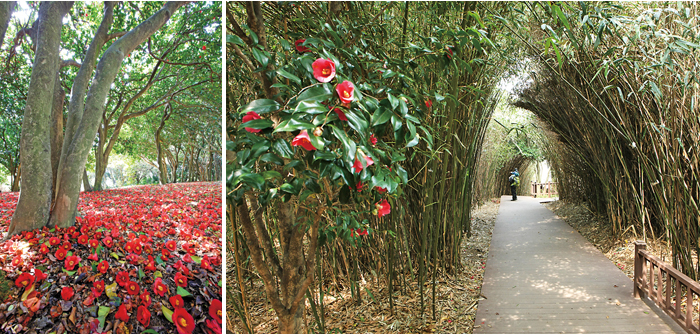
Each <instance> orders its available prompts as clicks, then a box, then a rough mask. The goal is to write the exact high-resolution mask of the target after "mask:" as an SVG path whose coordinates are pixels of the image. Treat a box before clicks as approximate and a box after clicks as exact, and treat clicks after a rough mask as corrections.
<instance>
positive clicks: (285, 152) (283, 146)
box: [272, 138, 294, 159]
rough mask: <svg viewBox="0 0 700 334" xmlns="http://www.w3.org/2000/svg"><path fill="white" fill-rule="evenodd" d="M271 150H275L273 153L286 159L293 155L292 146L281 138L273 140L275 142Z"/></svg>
mask: <svg viewBox="0 0 700 334" xmlns="http://www.w3.org/2000/svg"><path fill="white" fill-rule="evenodd" d="M272 151H273V152H275V154H277V155H279V156H281V157H283V158H287V159H291V158H292V157H293V156H294V150H292V146H291V145H289V143H288V142H287V141H286V140H284V139H282V138H279V139H277V140H275V142H274V143H273V144H272Z"/></svg>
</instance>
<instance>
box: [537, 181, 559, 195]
mask: <svg viewBox="0 0 700 334" xmlns="http://www.w3.org/2000/svg"><path fill="white" fill-rule="evenodd" d="M530 193H531V194H532V197H534V198H537V196H547V197H549V196H551V195H558V194H559V193H558V192H557V182H544V183H537V182H532V184H531V185H530Z"/></svg>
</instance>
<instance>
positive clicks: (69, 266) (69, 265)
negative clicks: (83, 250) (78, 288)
mask: <svg viewBox="0 0 700 334" xmlns="http://www.w3.org/2000/svg"><path fill="white" fill-rule="evenodd" d="M79 262H80V257H78V256H75V255H71V256H69V257H67V258H66V261H65V266H66V270H73V268H75V265H77V264H78V263H79Z"/></svg>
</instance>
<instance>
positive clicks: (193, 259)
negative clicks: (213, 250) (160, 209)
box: [191, 170, 282, 264]
mask: <svg viewBox="0 0 700 334" xmlns="http://www.w3.org/2000/svg"><path fill="white" fill-rule="evenodd" d="M265 173H277V175H279V178H282V174H280V173H279V172H276V171H274V170H269V171H266V172H263V176H265ZM265 179H266V180H267V179H268V178H267V177H265ZM191 257H192V261H194V263H196V264H202V258H201V257H199V256H194V255H193V256H191Z"/></svg>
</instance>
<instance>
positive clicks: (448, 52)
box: [445, 46, 453, 59]
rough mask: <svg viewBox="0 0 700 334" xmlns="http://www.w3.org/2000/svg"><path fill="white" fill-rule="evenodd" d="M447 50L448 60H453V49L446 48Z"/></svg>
mask: <svg viewBox="0 0 700 334" xmlns="http://www.w3.org/2000/svg"><path fill="white" fill-rule="evenodd" d="M445 49H447V53H446V55H447V58H449V59H452V55H453V53H452V48H450V47H449V46H446V47H445Z"/></svg>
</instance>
